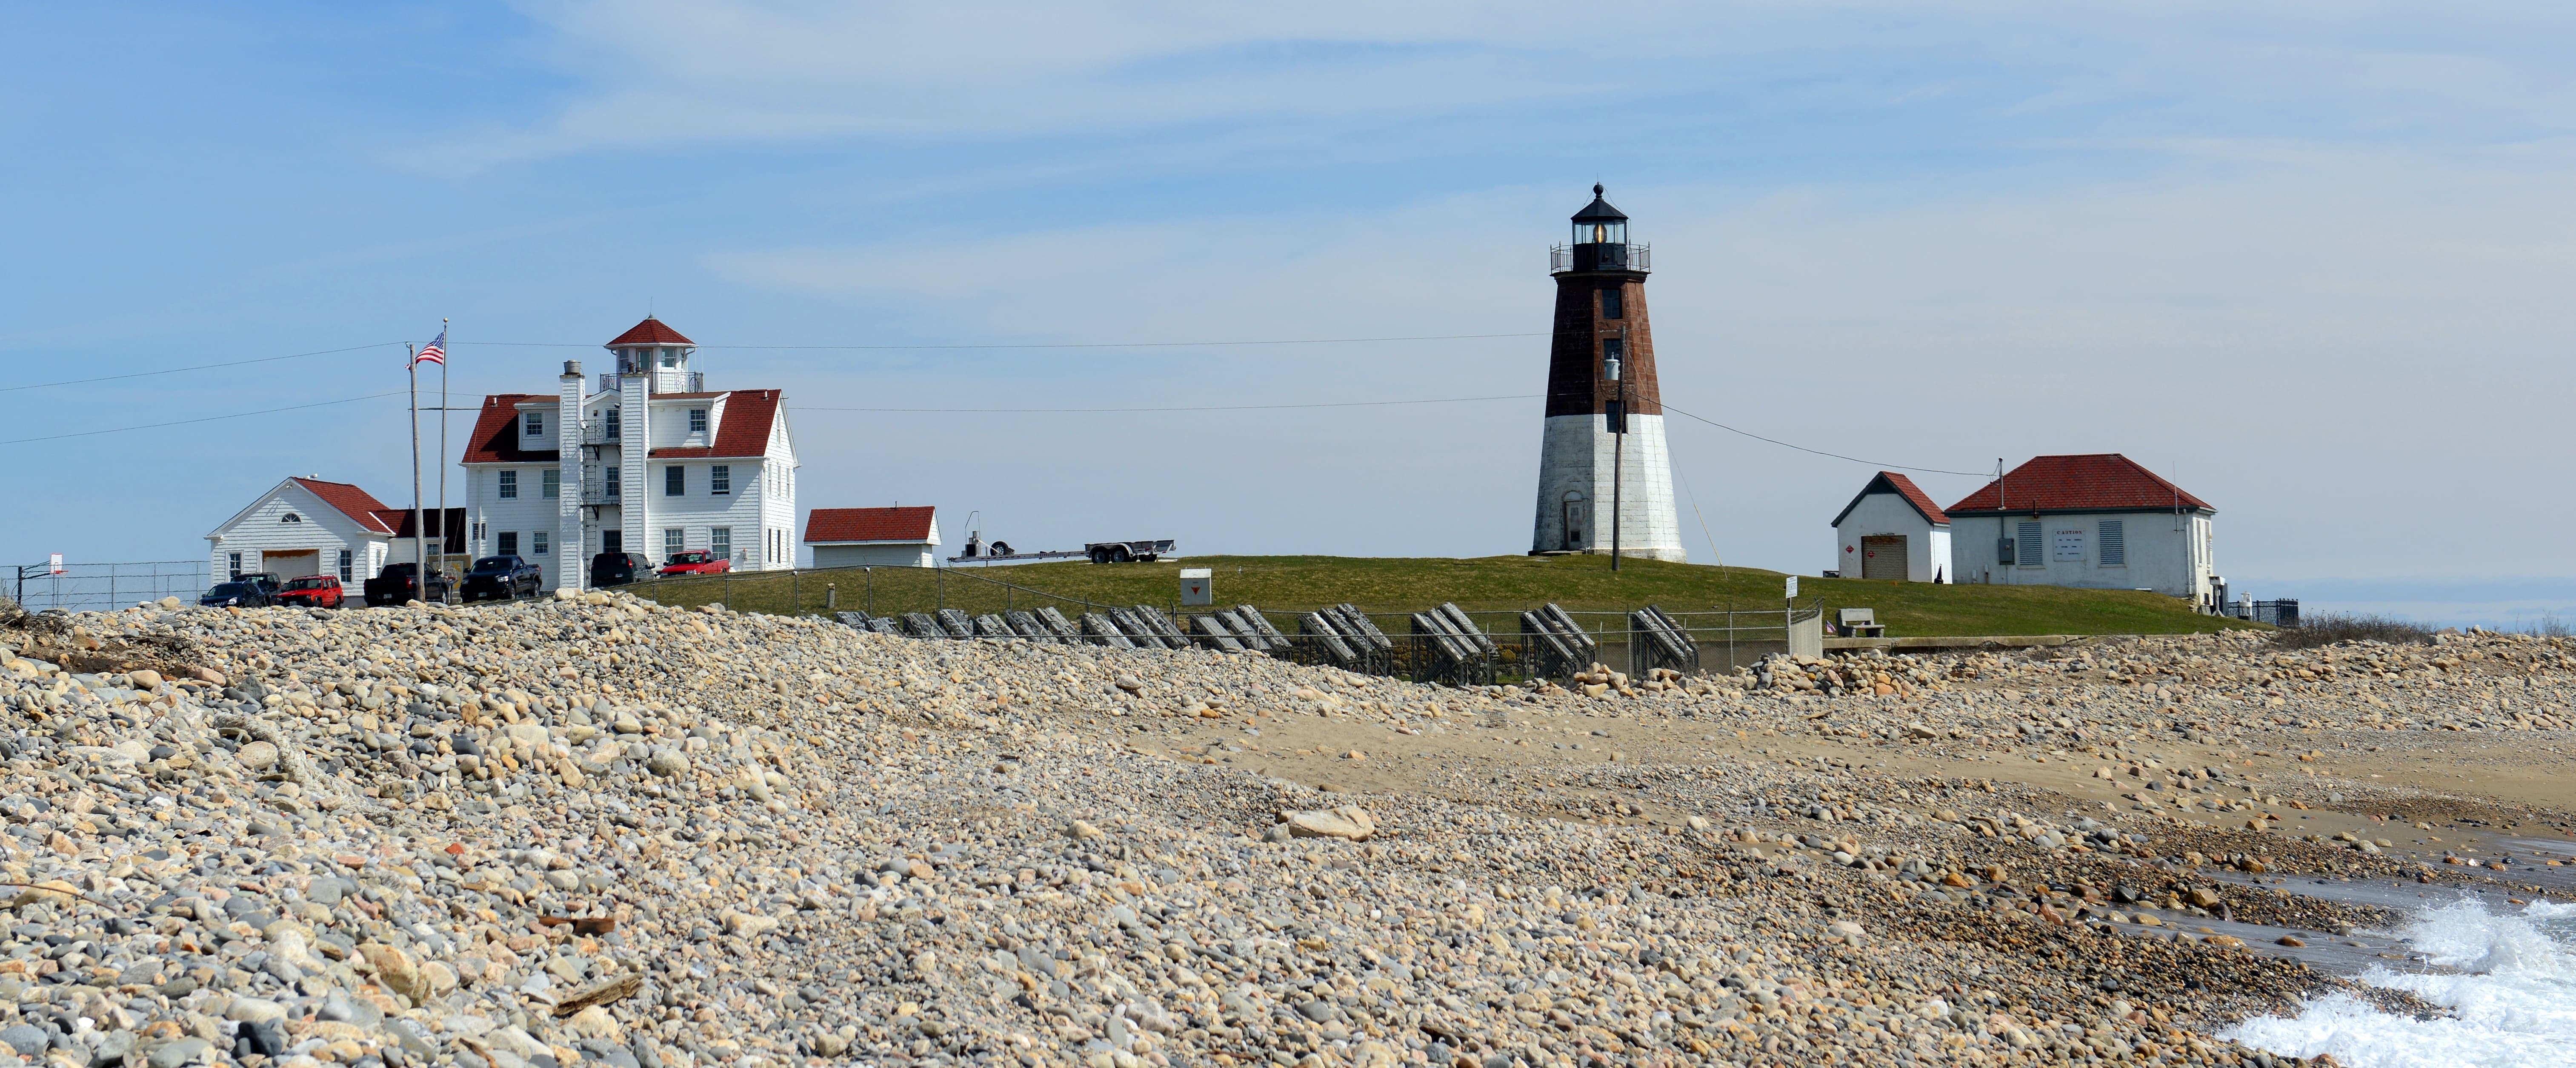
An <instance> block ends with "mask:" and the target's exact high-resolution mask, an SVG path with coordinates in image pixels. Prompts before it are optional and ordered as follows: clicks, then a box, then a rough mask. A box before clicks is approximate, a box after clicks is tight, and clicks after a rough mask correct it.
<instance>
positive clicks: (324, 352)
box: [0, 341, 402, 441]
mask: <svg viewBox="0 0 2576 1068" xmlns="http://www.w3.org/2000/svg"><path fill="white" fill-rule="evenodd" d="M400 344H402V342H399V341H379V342H376V343H374V344H372V345H351V346H349V347H348V348H345V349H320V350H317V351H314V352H295V353H288V354H287V355H284V356H261V357H259V358H257V359H250V360H227V361H225V362H223V363H200V364H192V365H190V366H187V367H170V368H164V369H162V370H159V371H136V372H133V373H131V374H122V375H100V376H99V377H97V378H67V379H64V380H62V381H60V382H35V383H30V384H28V385H24V386H0V393H15V392H17V391H19V390H22V389H51V388H53V387H55V386H85V385H88V384H90V383H92V382H118V381H123V380H125V379H128V378H150V377H152V376H154V375H175V374H178V373H180V372H182V371H210V370H213V369H215V368H218V367H241V366H244V365H247V364H254V363H275V362H277V361H279V360H300V359H303V358H305V357H307V356H331V355H335V354H338V353H343V352H357V351H359V350H361V349H381V348H386V347H388V346H393V345H400ZM27 440H30V441H33V440H36V439H33V438H30V439H27Z"/></svg>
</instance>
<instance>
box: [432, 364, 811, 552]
mask: <svg viewBox="0 0 2576 1068" xmlns="http://www.w3.org/2000/svg"><path fill="white" fill-rule="evenodd" d="M605 347H606V348H607V349H608V350H609V352H610V353H611V362H610V369H609V370H608V371H606V372H603V373H601V374H599V375H598V376H597V377H596V378H588V377H585V376H584V374H583V371H582V366H581V363H580V361H566V362H565V364H564V366H563V374H562V375H560V376H558V377H557V379H556V388H555V391H554V392H551V393H500V394H494V395H492V396H489V397H485V398H484V399H483V405H482V408H481V410H480V412H478V414H477V417H476V419H475V421H474V429H473V431H472V432H471V433H469V434H468V435H467V436H466V443H465V451H464V456H463V463H464V464H465V466H466V470H467V483H468V491H467V499H468V500H469V501H470V502H471V504H470V505H469V507H470V509H471V510H472V514H471V516H470V517H469V519H468V522H467V524H466V526H467V528H468V530H469V532H470V534H471V538H470V540H471V541H472V543H473V545H474V546H475V548H474V550H473V551H474V552H475V553H476V554H477V555H484V554H500V553H516V554H517V555H520V556H524V557H527V558H528V559H530V560H532V561H535V562H536V563H537V564H538V565H539V566H542V567H544V568H546V570H547V574H548V575H549V576H550V577H551V578H552V580H553V581H554V582H555V584H556V585H557V587H558V588H565V587H578V586H580V585H582V584H584V583H585V582H586V581H587V575H588V571H589V566H588V565H589V563H590V561H591V559H592V558H593V557H594V556H597V555H599V554H602V553H609V552H617V553H629V554H642V555H644V556H646V557H649V558H651V559H652V560H654V561H655V562H657V563H659V562H661V561H663V560H664V559H666V558H667V557H668V556H669V555H670V554H671V553H675V552H680V551H687V550H702V551H713V552H717V553H720V554H722V555H724V556H725V557H727V558H729V559H731V560H732V561H733V566H734V569H735V570H738V571H742V570H777V569H783V568H790V567H794V566H795V564H796V556H797V552H796V540H795V533H796V531H795V526H796V473H797V466H798V465H797V460H796V446H795V440H794V438H793V436H792V435H790V434H789V432H788V428H787V414H786V395H785V393H784V392H782V391H780V390H775V389H736V390H709V389H707V388H706V385H705V380H704V377H703V376H702V374H701V373H700V372H698V371H696V370H693V369H692V368H691V367H690V364H691V362H692V361H693V359H694V358H695V356H696V355H697V345H696V343H695V342H693V341H690V340H689V338H688V336H687V335H685V334H682V333H680V332H679V331H678V330H675V329H672V328H671V327H670V326H669V325H668V324H666V323H663V322H662V321H661V320H659V319H654V318H650V317H647V318H646V319H645V320H644V321H642V322H639V323H637V324H635V325H634V326H633V327H631V328H629V329H627V330H626V331H625V332H623V333H620V334H618V335H617V337H616V338H615V339H614V340H611V341H610V342H608V344H607V345H606V346H605Z"/></svg>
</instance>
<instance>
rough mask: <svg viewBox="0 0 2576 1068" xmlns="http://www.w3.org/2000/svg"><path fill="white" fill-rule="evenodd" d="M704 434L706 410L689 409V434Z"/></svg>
mask: <svg viewBox="0 0 2576 1068" xmlns="http://www.w3.org/2000/svg"><path fill="white" fill-rule="evenodd" d="M706 432H707V410H706V409H704V408H691V409H689V433H692V434H704V433H706Z"/></svg>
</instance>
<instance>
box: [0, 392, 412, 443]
mask: <svg viewBox="0 0 2576 1068" xmlns="http://www.w3.org/2000/svg"><path fill="white" fill-rule="evenodd" d="M402 394H403V391H402V390H399V389H396V390H388V391H386V392H383V393H370V394H367V395H366V396H363V397H342V398H340V399H339V400H327V401H315V402H313V403H311V404H290V405H287V406H286V407H283V408H263V409H260V410H259V411H256V412H234V413H232V414H230V415H209V416H204V417H202V418H197V419H173V420H171V421H169V422H166V423H137V424H135V425H133V426H119V427H109V428H108V429H105V430H82V431H78V432H75V433H70V434H47V435H45V436H43V437H34V438H12V439H10V440H7V441H0V445H24V444H26V443H28V442H31V441H60V440H62V439H64V438H86V437H94V436H97V435H99V434H122V433H125V432H126V431H129V430H156V429H159V428H161V427H169V426H187V425H189V424H191V423H212V422H215V421H217V420H220V419H246V418H249V417H250V416H254V415H274V414H276V413H278V412H296V411H302V410H304V409H306V408H325V407H329V406H331V405H334V404H355V403H357V402H359V401H363V400H375V399H377V398H379V397H399V396H401V395H402Z"/></svg>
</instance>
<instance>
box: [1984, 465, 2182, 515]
mask: <svg viewBox="0 0 2576 1068" xmlns="http://www.w3.org/2000/svg"><path fill="white" fill-rule="evenodd" d="M1948 511H1949V514H1951V515H1953V516H1959V515H2011V514H2016V513H2031V512H2148V511H2195V512H2208V513H2210V514H2213V515H2215V514H2217V512H2218V509H2216V508H2212V507H2210V505H2209V502H2207V501H2204V500H2201V499H2200V498H2198V497H2194V496H2192V495H2191V494H2190V493H2187V492H2185V491H2184V490H2183V488H2182V487H2180V486H2177V485H2174V484H2173V483H2171V482H2167V481H2165V480H2164V479H2163V478H2162V477H2161V476H2158V475H2157V474H2156V473H2155V472H2153V471H2149V470H2147V469H2146V468H2144V467H2141V466H2139V464H2138V462H2137V461H2135V460H2132V459H2129V458H2128V457H2126V456H2122V455H2120V454H2119V453H2116V452H2096V453H2085V454H2082V455H2076V456H2034V457H2031V458H2030V460H2029V462H2027V463H2024V464H2022V465H2021V466H2020V467H2016V468H2013V469H2012V471H2011V472H2009V473H2007V474H2005V475H2004V477H2002V478H1999V479H1996V480H1994V481H1992V482H1989V483H1986V486H1985V488H1984V489H1980V490H1978V491H1977V492H1975V493H1971V494H1969V495H1967V497H1965V498H1963V499H1962V500H1960V501H1959V503H1957V504H1954V505H1951V506H1950V507H1949V509H1948Z"/></svg>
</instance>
